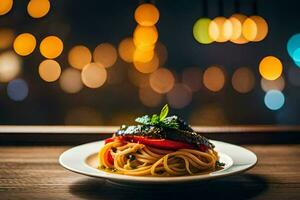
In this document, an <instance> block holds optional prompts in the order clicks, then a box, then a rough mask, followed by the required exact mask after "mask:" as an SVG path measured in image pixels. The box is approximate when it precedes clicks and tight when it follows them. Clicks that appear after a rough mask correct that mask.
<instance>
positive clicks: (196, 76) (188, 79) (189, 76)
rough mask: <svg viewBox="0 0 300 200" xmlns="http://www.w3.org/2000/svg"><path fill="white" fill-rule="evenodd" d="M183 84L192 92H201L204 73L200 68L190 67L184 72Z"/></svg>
mask: <svg viewBox="0 0 300 200" xmlns="http://www.w3.org/2000/svg"><path fill="white" fill-rule="evenodd" d="M182 83H184V84H185V85H186V86H188V87H189V88H190V89H191V91H193V92H196V91H198V90H200V88H201V85H202V73H201V70H200V68H199V67H189V68H186V69H185V70H184V71H183V72H182Z"/></svg>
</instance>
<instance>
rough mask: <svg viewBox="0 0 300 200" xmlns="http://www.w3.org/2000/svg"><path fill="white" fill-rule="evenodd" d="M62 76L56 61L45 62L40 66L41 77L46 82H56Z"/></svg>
mask: <svg viewBox="0 0 300 200" xmlns="http://www.w3.org/2000/svg"><path fill="white" fill-rule="evenodd" d="M60 74H61V68H60V65H59V63H58V62H56V61H55V60H44V61H43V62H41V63H40V65H39V75H40V77H41V79H43V80H44V81H46V82H53V81H56V80H57V79H58V78H59V76H60Z"/></svg>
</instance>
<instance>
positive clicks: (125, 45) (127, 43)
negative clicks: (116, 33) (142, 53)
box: [118, 38, 136, 63]
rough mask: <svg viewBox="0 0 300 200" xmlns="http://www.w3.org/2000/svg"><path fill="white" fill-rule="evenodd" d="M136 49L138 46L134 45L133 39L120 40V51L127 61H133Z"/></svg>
mask: <svg viewBox="0 0 300 200" xmlns="http://www.w3.org/2000/svg"><path fill="white" fill-rule="evenodd" d="M135 49H136V48H135V46H134V43H133V39H132V38H125V39H124V40H122V41H121V42H120V44H119V48H118V51H119V55H120V57H121V58H122V59H123V60H124V61H125V62H128V63H132V62H133V55H134V51H135Z"/></svg>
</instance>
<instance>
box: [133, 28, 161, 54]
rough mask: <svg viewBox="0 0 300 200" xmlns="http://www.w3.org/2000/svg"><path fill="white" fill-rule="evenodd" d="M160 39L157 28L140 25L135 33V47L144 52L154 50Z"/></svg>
mask: <svg viewBox="0 0 300 200" xmlns="http://www.w3.org/2000/svg"><path fill="white" fill-rule="evenodd" d="M157 39H158V32H157V29H156V27H155V26H140V25H138V26H137V27H136V28H135V30H134V32H133V42H134V45H135V46H136V47H137V48H138V49H139V50H142V51H149V50H153V49H154V47H155V43H156V42H157Z"/></svg>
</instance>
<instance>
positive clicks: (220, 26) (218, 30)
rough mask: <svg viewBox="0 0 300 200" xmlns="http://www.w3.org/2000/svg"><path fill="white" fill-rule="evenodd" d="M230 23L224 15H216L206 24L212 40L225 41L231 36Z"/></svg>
mask: <svg viewBox="0 0 300 200" xmlns="http://www.w3.org/2000/svg"><path fill="white" fill-rule="evenodd" d="M232 29H233V27H232V23H231V21H230V20H228V19H226V18H225V17H216V18H215V19H213V20H212V21H211V22H210V23H209V26H208V33H209V36H210V38H211V39H212V40H214V41H216V42H226V41H228V40H229V39H230V37H231V36H232V31H233V30H232Z"/></svg>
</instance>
